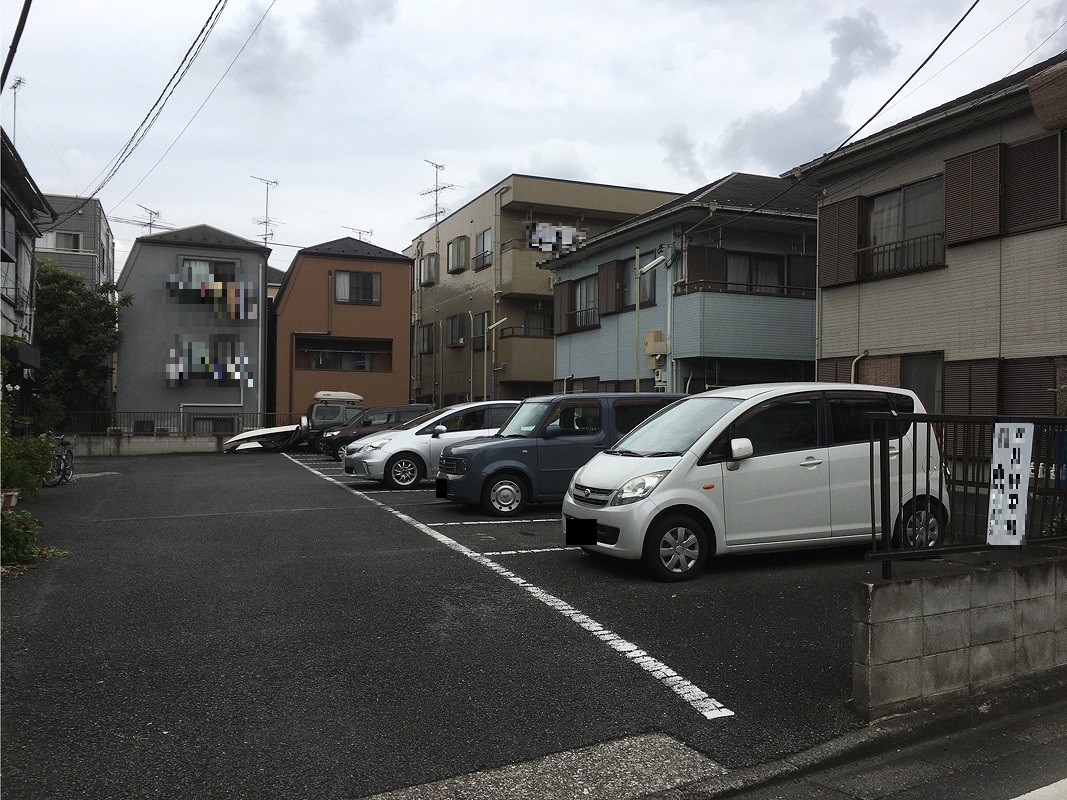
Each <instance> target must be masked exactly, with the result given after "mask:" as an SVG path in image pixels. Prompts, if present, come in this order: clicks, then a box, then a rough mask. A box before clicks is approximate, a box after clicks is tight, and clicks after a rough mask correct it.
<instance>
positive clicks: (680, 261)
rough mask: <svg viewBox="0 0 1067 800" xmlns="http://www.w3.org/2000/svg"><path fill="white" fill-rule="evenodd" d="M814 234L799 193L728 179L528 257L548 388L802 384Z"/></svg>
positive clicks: (751, 178) (809, 337) (811, 309)
mask: <svg viewBox="0 0 1067 800" xmlns="http://www.w3.org/2000/svg"><path fill="white" fill-rule="evenodd" d="M815 231H816V197H815V195H814V193H813V192H812V191H811V190H809V189H807V188H805V187H803V186H797V185H794V184H793V183H792V182H790V181H787V180H783V179H781V178H774V177H767V176H763V175H750V174H745V173H736V172H735V173H733V174H731V175H728V176H726V177H724V178H722V179H721V180H718V181H715V182H714V183H711V184H709V185H707V186H705V187H703V188H701V189H697V190H696V191H694V192H691V193H690V194H687V195H685V196H683V197H681V198H678V199H677V200H672V201H670V202H668V203H666V204H664V205H662V206H660V207H659V208H656V209H653V210H652V211H649V212H647V213H644V214H640V215H638V216H636V217H634V218H632V219H631V220H629V221H628V222H625V223H623V224H621V225H618V226H616V227H615V228H612V229H611V230H609V231H607V232H605V233H603V234H601V235H599V236H595V237H593V238H591V239H589V240H588V241H587V242H586V244H585V245H584V246H583V247H581V248H580V249H579V250H577V251H574V252H572V253H570V254H568V255H565V256H563V257H560V258H556V259H553V260H549V261H545V262H542V263H541V264H540V266H541V267H542V268H544V269H549V270H551V271H552V272H554V273H555V275H554V304H555V310H554V319H555V334H556V338H555V368H554V387H555V389H556V391H631V390H634V389H635V387H637V386H639V387H640V389H641V390H642V391H652V390H661V391H669V392H675V391H678V392H680V391H689V392H697V391H704V389H705V388H713V387H716V386H729V385H736V384H741V383H752V382H760V381H776V380H807V379H812V378H814V375H815V254H816V250H815ZM636 297H639V298H640V302H639V303H637V302H635V298H636Z"/></svg>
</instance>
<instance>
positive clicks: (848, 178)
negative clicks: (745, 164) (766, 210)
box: [789, 54, 1067, 415]
mask: <svg viewBox="0 0 1067 800" xmlns="http://www.w3.org/2000/svg"><path fill="white" fill-rule="evenodd" d="M1065 129H1067V56H1065V55H1063V54H1060V55H1058V56H1056V57H1055V58H1052V59H1050V60H1048V61H1045V62H1044V63H1041V64H1038V65H1036V66H1034V67H1031V68H1029V69H1025V70H1022V71H1021V72H1018V73H1016V74H1014V75H1011V76H1009V77H1007V78H1005V79H1003V80H1001V81H997V82H996V83H993V84H990V85H989V86H985V87H983V88H981V89H979V90H977V91H975V92H971V93H970V94H967V95H965V96H963V97H960V98H958V99H956V100H953V101H951V102H949V103H946V104H944V105H942V106H940V107H938V108H934V109H931V110H929V111H927V112H925V113H923V114H920V115H918V116H916V117H914V118H912V119H908V120H905V121H904V122H901V123H899V124H897V125H893V126H892V127H889V128H887V129H885V130H883V131H881V132H880V133H876V134H874V135H872V136H868V137H867V138H865V139H862V140H860V141H857V142H854V143H852V144H850V145H848V146H847V147H844V148H842V149H840V150H838V151H835V152H833V153H832V154H830V155H829V156H824V157H822V158H819V159H816V160H814V161H812V162H810V163H807V164H804V165H802V166H799V167H797V168H796V169H794V170H793V171H792V172H791V173H789V175H790V176H791V177H794V178H799V179H801V180H802V181H803V182H805V183H806V184H808V185H810V186H813V187H815V188H818V189H820V190H821V191H822V193H823V196H822V200H821V203H820V208H819V265H818V266H819V289H820V302H819V317H818V358H819V362H818V374H819V377H820V378H823V379H827V380H845V381H847V380H850V378H852V377H853V376H854V378H855V379H856V380H858V381H862V382H869V383H879V384H886V385H892V386H903V387H907V388H911V389H914V390H915V391H916V392H918V394H919V395H920V396H921V397H922V398H923V401H924V403H925V404H926V405H927V407H928V408H929V409H930V410H932V411H944V412H946V413H964V414H966V413H971V414H998V413H999V414H1033V415H1045V414H1053V413H1056V411H1057V401H1056V398H1057V394H1059V396H1060V401H1059V408H1058V412H1059V413H1060V414H1063V413H1065V403H1067V398H1065V397H1063V393H1062V392H1060V393H1057V392H1056V391H1055V390H1056V388H1057V387H1062V386H1064V385H1067V201H1065V191H1067V166H1065V165H1067V151H1065V147H1067V144H1065V138H1067V133H1065Z"/></svg>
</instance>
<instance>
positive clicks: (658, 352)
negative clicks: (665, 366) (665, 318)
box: [645, 331, 671, 356]
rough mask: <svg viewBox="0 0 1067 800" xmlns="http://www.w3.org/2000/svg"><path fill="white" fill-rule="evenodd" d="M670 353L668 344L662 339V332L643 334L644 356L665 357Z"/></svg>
mask: <svg viewBox="0 0 1067 800" xmlns="http://www.w3.org/2000/svg"><path fill="white" fill-rule="evenodd" d="M670 351H671V346H670V342H668V341H667V340H665V339H664V338H663V331H649V332H648V333H646V334H645V355H646V356H665V355H667V354H668V353H669V352H670Z"/></svg>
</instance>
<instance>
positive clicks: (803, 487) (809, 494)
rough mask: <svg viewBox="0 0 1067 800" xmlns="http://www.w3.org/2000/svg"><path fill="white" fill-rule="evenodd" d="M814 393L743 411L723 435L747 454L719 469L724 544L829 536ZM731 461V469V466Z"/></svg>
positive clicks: (826, 472) (825, 467) (826, 478)
mask: <svg viewBox="0 0 1067 800" xmlns="http://www.w3.org/2000/svg"><path fill="white" fill-rule="evenodd" d="M820 402H821V401H820V399H819V398H818V396H815V395H802V396H792V397H781V398H777V399H775V400H772V401H768V402H767V403H764V404H763V405H760V406H757V407H756V408H754V409H752V410H751V411H749V412H748V413H747V414H746V415H745V416H744V417H742V418H741V419H740V420H738V421H737V422H736V423H734V425H732V426H731V428H730V430H729V431H728V432H727V434H726V435H725V436H727V437H729V438H733V439H737V438H746V439H750V440H751V441H752V448H753V454H752V456H750V457H749V458H745V459H742V460H741V461H738V462H734V463H729V462H727V464H726V465H725V466H724V468H723V472H722V486H723V515H724V517H725V519H726V531H725V533H726V544H727V546H730V547H734V546H742V547H743V546H744V545H748V544H760V543H765V542H787V541H794V540H806V539H820V538H829V537H830V496H829V493H830V465H829V461H828V456H827V449H826V447H824V446H822V444H821V441H822V439H821V437H820V434H819V418H820V414H819V411H820ZM735 466H736V469H734V468H733V467H735Z"/></svg>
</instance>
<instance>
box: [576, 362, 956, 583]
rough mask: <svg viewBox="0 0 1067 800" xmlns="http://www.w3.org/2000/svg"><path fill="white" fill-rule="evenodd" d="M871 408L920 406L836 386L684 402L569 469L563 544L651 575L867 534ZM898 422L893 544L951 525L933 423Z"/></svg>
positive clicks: (894, 395) (894, 392) (933, 536)
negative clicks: (636, 562)
mask: <svg viewBox="0 0 1067 800" xmlns="http://www.w3.org/2000/svg"><path fill="white" fill-rule="evenodd" d="M869 412H882V413H896V414H901V413H905V414H907V413H915V414H925V413H926V410H925V409H924V408H923V405H922V402H921V401H920V400H919V398H918V396H917V395H916V394H915V393H914V392H911V391H909V390H907V389H896V388H891V387H886V386H863V385H856V384H842V383H806V384H805V383H793V384H758V385H750V386H735V387H730V388H725V389H716V390H714V391H711V392H704V393H703V394H698V395H693V396H691V397H687V398H685V399H684V400H679V401H678V402H676V403H674V404H673V405H671V406H668V407H667V408H666V409H664V410H663V411H660V412H659V413H657V414H655V415H653V416H652V417H650V418H649V419H647V420H645V422H643V423H642V424H640V425H638V426H637V427H636V428H634V429H633V430H632V431H631V432H630V433H629V434H627V435H626V436H624V437H623V438H622V439H620V440H619V441H618V442H617V443H616V444H615V446H614V447H613V448H612V449H610V450H605V451H603V452H601V453H598V454H597V455H596V456H594V457H593V458H592V459H591V460H590V461H589V462H588V463H587V464H586V465H585V466H584V467H582V468H581V469H580V470H578V472H576V473H575V475H574V477H573V478H572V480H571V483H570V486H569V487H568V489H567V495H566V497H565V498H564V500H563V526H564V531H565V533H566V536H567V543H568V544H572V545H580V546H582V547H584V548H585V549H587V550H589V551H591V552H595V553H602V554H605V555H611V556H616V557H619V558H626V559H642V560H643V561H644V563H645V565H646V567H647V568H648V569H649V570H650V571H651V573H652V575H653V577H656V578H658V579H660V580H667V581H676V580H685V579H687V578H692V577H694V576H695V575H696V574H697V573H698V572H699V571H700V569H701V568H702V567H703V565H704V563H705V561H706V560H707V559H708V557H709V556H710V555H712V554H715V555H725V554H728V553H740V552H749V553H751V552H761V551H767V550H782V549H788V548H797V547H819V546H827V545H838V544H856V543H863V542H870V541H871V508H872V501H871V477H870V474H871V470H870V463H871V443H870V441H871V423H870V421H869V418H868V417H867V414H868V413H869ZM891 425H892V427H893V428H895V430H893V432H892V436H891V437H890V438H889V440H888V441H889V447H888V461H889V465H890V466H889V474H890V476H891V477H890V487H891V493H892V497H893V502H894V503H895V508H896V509H897V511H898V514H897V515H896V527H895V531H896V533H895V536H896V537H897V539H898V542H899V543H898V546H905V547H906V546H910V547H930V546H933V545H935V544H937V542H938V538H939V536H940V532H941V531H942V530H943V529H944V528H945V526H946V525H947V524H948V521H949V507H948V495H949V490H948V488H947V485H946V477H947V473H945V472H943V471H942V465H941V458H940V452H939V449H938V444H937V441H936V439H934V438H932V437H931V436H930V434H929V426H928V425H926V424H921V423H916V424H910V423H909V424H908V425H907V426H903V425H901V424H899V423H891ZM913 455H914V457H913ZM913 470H914V473H915V474H914V475H913ZM901 474H903V480H901V479H900V475H901Z"/></svg>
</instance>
